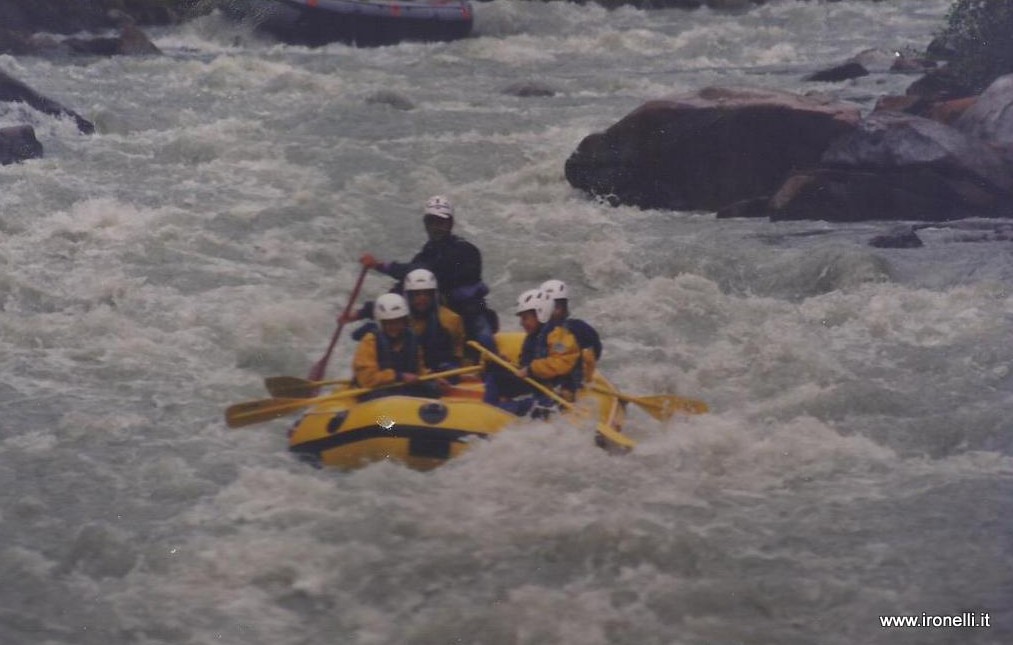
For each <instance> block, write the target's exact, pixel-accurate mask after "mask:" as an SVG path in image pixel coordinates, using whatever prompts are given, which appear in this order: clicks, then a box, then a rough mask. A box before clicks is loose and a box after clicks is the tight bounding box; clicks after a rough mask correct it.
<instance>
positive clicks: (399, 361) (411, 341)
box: [373, 329, 419, 374]
mask: <svg viewBox="0 0 1013 645" xmlns="http://www.w3.org/2000/svg"><path fill="white" fill-rule="evenodd" d="M373 334H374V335H375V336H376V358H377V362H378V363H380V369H382V370H391V369H392V370H394V371H395V372H398V373H402V372H412V373H416V374H417V373H418V372H419V363H418V360H419V341H418V339H417V338H416V337H415V334H414V333H413V332H412V330H411V329H405V330H404V342H403V343H401V349H394V347H393V346H392V345H391V342H390V339H389V338H387V334H385V333H383V332H382V331H380V330H376V331H374V332H373Z"/></svg>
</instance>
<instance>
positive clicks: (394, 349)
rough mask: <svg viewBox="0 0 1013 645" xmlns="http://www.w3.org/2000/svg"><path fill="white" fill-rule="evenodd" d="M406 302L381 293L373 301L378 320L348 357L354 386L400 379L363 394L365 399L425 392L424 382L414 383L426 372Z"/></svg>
mask: <svg viewBox="0 0 1013 645" xmlns="http://www.w3.org/2000/svg"><path fill="white" fill-rule="evenodd" d="M408 313H409V312H408V303H407V302H406V301H405V299H404V297H403V296H401V295H400V294H397V293H385V294H383V295H382V296H380V297H379V298H377V299H376V303H375V304H374V305H373V317H374V318H375V319H376V320H377V321H378V322H379V323H380V327H379V329H377V328H376V327H375V326H374V327H373V328H371V329H369V330H367V331H366V332H365V334H364V335H363V336H362V340H360V341H359V346H358V348H357V349H356V350H355V358H354V359H353V360H352V372H353V374H354V380H355V385H357V386H358V387H371V388H375V387H379V386H381V385H389V384H392V383H403V384H404V387H397V388H389V389H384V390H379V391H377V392H373V393H370V394H365V395H363V396H362V397H360V398H361V400H368V399H372V398H377V397H380V396H388V395H391V394H413V395H421V396H428V395H430V394H431V393H430V392H427V391H424V390H426V388H424V387H423V386H424V385H426V384H425V383H418V382H417V381H418V379H419V376H420V375H422V374H425V373H426V367H425V357H424V355H423V351H422V346H421V345H420V344H419V342H418V339H417V338H416V337H415V334H414V333H413V332H412V330H411V329H410V326H409V322H408Z"/></svg>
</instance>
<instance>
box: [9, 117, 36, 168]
mask: <svg viewBox="0 0 1013 645" xmlns="http://www.w3.org/2000/svg"><path fill="white" fill-rule="evenodd" d="M41 156H42V144H41V143H39V140H38V139H36V138H35V129H34V128H33V127H32V126H30V125H15V126H11V127H8V128H0V165H4V166H6V165H8V164H12V163H18V162H21V161H25V160H27V159H38V158H40V157H41Z"/></svg>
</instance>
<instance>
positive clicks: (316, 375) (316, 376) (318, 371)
mask: <svg viewBox="0 0 1013 645" xmlns="http://www.w3.org/2000/svg"><path fill="white" fill-rule="evenodd" d="M367 273H369V267H365V266H364V267H362V270H361V271H359V277H358V279H356V281H355V287H354V288H353V289H352V295H350V296H349V297H348V304H347V305H345V311H344V313H342V314H341V317H340V318H339V319H338V328H337V329H335V330H334V334H333V335H332V336H331V342H330V344H329V345H328V346H327V351H326V352H324V355H323V357H322V358H321V359H320V360H319V361H317V362H316V364H315V365H313V368H312V369H310V373H309V376H307V377H306V378H307V379H308V380H310V381H319V380H321V379H322V378H324V373H326V372H327V363H328V362H330V360H331V352H333V351H334V346H335V345H337V343H338V337H339V336H341V330H342V329H344V328H345V318H346V317H347V316H348V314H350V313H351V312H352V306H353V305H354V304H355V300H356V298H358V297H359V290H360V289H362V282H363V280H365V279H366V274H367Z"/></svg>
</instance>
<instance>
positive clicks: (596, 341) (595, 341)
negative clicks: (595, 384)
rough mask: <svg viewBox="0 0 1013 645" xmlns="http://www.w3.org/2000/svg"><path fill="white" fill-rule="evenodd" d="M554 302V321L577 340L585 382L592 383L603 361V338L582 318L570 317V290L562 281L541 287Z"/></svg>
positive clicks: (544, 283) (548, 283) (543, 284)
mask: <svg viewBox="0 0 1013 645" xmlns="http://www.w3.org/2000/svg"><path fill="white" fill-rule="evenodd" d="M539 289H541V290H542V291H543V292H545V293H546V294H547V295H548V296H549V297H550V298H551V299H552V300H553V301H554V302H555V308H554V309H553V310H552V320H553V321H554V322H557V323H560V324H562V325H564V326H565V327H566V328H567V329H569V330H570V332H571V333H572V334H573V335H574V337H575V338H576V339H577V344H578V345H580V353H581V360H583V362H584V382H585V383H590V382H591V379H592V378H593V377H594V370H595V367H596V366H597V365H598V361H600V360H601V352H602V346H601V337H600V336H598V332H597V331H595V328H594V327H592V326H591V325H590V324H588V323H587V322H585V321H583V320H581V319H580V318H571V317H570V304H569V303H570V290H569V289H568V288H567V286H566V283H565V282H563V281H562V280H546V281H545V282H543V283H542V286H541V287H539Z"/></svg>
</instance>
